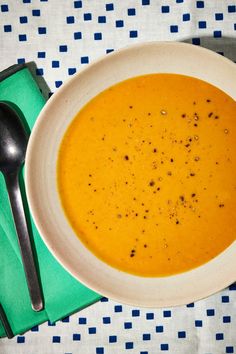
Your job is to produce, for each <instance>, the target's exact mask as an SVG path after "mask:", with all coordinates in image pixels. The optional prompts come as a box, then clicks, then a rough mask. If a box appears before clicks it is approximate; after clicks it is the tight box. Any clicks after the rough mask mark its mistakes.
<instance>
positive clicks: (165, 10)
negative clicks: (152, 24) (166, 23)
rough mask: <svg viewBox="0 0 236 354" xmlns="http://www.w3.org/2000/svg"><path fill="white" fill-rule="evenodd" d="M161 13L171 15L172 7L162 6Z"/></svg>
mask: <svg viewBox="0 0 236 354" xmlns="http://www.w3.org/2000/svg"><path fill="white" fill-rule="evenodd" d="M161 12H162V13H163V14H166V13H169V12H170V6H162V7H161Z"/></svg>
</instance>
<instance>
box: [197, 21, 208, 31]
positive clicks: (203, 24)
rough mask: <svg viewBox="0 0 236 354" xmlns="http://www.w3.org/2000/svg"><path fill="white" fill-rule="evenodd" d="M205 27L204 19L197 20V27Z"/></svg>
mask: <svg viewBox="0 0 236 354" xmlns="http://www.w3.org/2000/svg"><path fill="white" fill-rule="evenodd" d="M206 27H207V23H206V21H199V22H198V28H200V29H201V28H206Z"/></svg>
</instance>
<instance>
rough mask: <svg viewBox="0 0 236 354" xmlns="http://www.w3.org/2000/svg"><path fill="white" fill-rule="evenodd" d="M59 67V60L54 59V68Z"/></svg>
mask: <svg viewBox="0 0 236 354" xmlns="http://www.w3.org/2000/svg"><path fill="white" fill-rule="evenodd" d="M59 67H60V62H59V60H53V61H52V68H59Z"/></svg>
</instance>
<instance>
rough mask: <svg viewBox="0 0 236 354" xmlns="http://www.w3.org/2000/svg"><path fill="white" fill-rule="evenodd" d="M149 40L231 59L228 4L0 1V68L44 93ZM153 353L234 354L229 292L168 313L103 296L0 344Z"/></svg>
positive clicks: (16, 352)
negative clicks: (30, 79)
mask: <svg viewBox="0 0 236 354" xmlns="http://www.w3.org/2000/svg"><path fill="white" fill-rule="evenodd" d="M153 40H174V41H177V40H184V41H188V42H190V43H193V44H196V45H203V46H205V47H208V48H210V49H213V50H215V51H217V52H219V53H221V54H224V55H225V56H227V57H229V58H231V59H232V60H234V61H236V2H235V0H224V1H212V0H205V1H191V0H175V1H174V0H166V1H164V0H160V1H157V0H127V1H124V0H123V1H122V0H120V1H119V0H107V1H105V0H76V1H72V0H0V58H1V60H0V70H3V69H5V68H6V67H8V66H10V65H12V64H14V63H23V62H29V61H34V62H35V63H36V65H37V70H36V75H37V76H38V80H39V82H40V77H42V76H43V77H44V79H45V80H46V82H47V84H48V87H44V93H45V94H46V95H50V94H51V93H52V92H54V91H55V90H56V89H57V88H59V87H60V86H61V84H62V83H63V82H64V81H65V80H66V79H68V78H69V77H70V76H71V75H73V74H74V73H76V72H78V71H79V70H80V69H81V68H82V67H84V65H87V64H89V63H90V62H92V61H93V60H94V59H95V58H98V57H99V56H102V55H105V54H107V53H109V52H111V51H113V50H117V49H119V48H121V47H124V46H126V45H129V44H132V43H137V42H144V41H153ZM235 89H236V83H235ZM1 207H2V206H1ZM0 281H1V280H0ZM209 281H210V279H209ZM68 291H69V289H68ZM162 352H163V353H164V352H167V353H173V354H178V353H181V354H189V353H193V354H195V353H199V354H210V353H211V354H216V353H217V354H218V353H219V354H221V353H236V285H231V286H230V287H229V288H228V289H226V290H224V291H222V292H220V293H218V294H215V295H213V296H211V297H209V298H207V299H204V300H201V301H198V302H196V303H194V304H189V305H187V306H181V307H176V308H168V309H141V308H136V307H135V308H134V307H130V306H126V305H122V304H118V303H115V302H114V301H112V300H108V299H106V298H103V299H102V300H101V301H100V302H98V303H96V304H94V305H92V306H90V307H88V308H86V309H85V310H83V311H80V312H79V313H77V314H74V315H73V316H70V317H67V318H65V319H63V320H61V321H59V322H57V323H56V324H53V323H45V324H42V325H41V326H37V327H34V328H32V330H31V331H29V332H28V333H26V334H24V335H20V336H17V337H15V338H14V339H12V340H8V339H2V340H0V353H1V354H38V353H40V354H53V353H55V354H71V353H73V354H77V353H78V354H110V353H111V354H113V353H114V354H116V353H117V354H120V353H135V354H136V353H138V354H156V353H162Z"/></svg>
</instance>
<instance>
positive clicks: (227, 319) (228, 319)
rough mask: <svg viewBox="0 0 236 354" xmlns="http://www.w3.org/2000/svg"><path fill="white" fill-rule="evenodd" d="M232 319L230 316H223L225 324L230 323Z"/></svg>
mask: <svg viewBox="0 0 236 354" xmlns="http://www.w3.org/2000/svg"><path fill="white" fill-rule="evenodd" d="M230 322H231V317H230V316H223V323H230Z"/></svg>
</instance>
